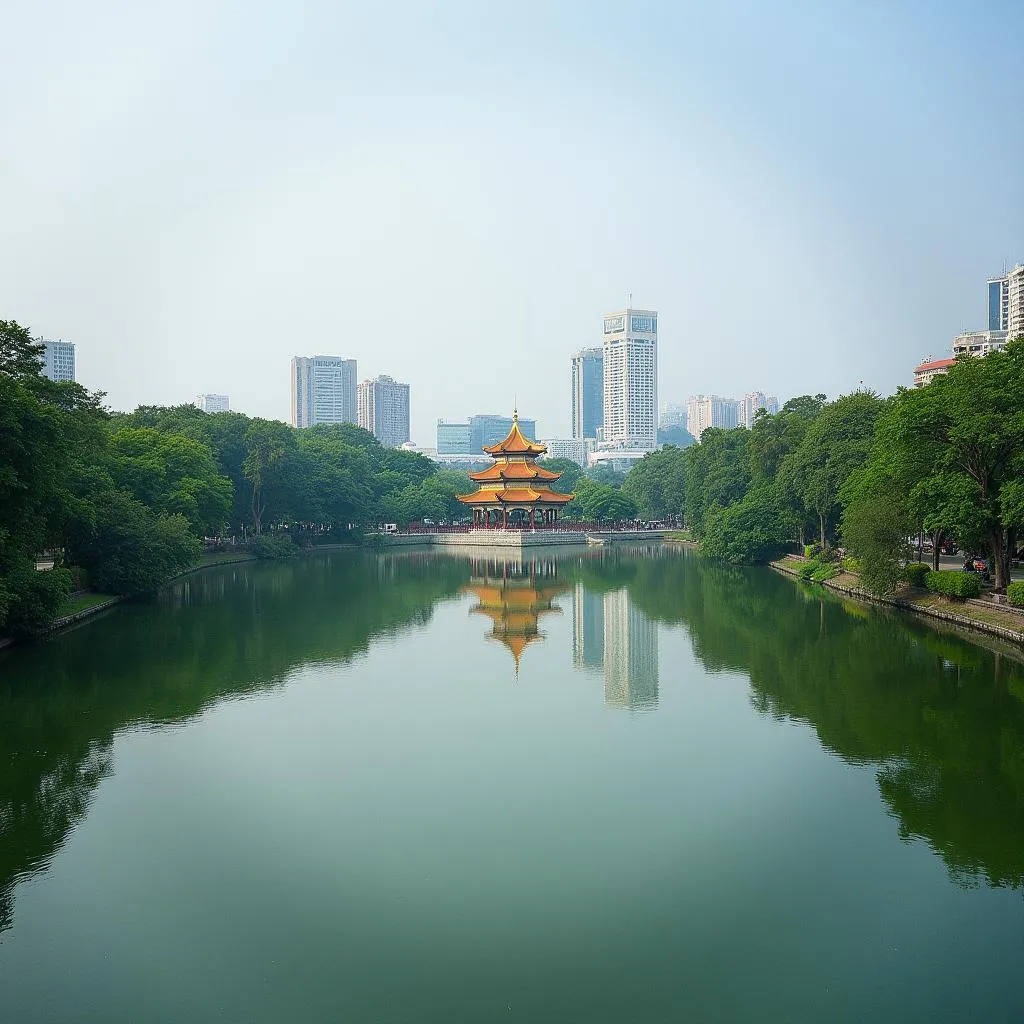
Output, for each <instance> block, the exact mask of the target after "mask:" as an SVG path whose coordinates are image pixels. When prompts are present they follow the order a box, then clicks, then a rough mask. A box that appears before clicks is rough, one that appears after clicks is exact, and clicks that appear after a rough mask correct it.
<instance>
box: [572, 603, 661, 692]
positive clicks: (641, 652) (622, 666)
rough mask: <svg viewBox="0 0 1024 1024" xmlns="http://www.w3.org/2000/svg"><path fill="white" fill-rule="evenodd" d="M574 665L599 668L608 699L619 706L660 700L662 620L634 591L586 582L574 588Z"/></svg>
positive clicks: (591, 668)
mask: <svg viewBox="0 0 1024 1024" xmlns="http://www.w3.org/2000/svg"><path fill="white" fill-rule="evenodd" d="M572 612H573V647H572V657H573V668H576V669H579V670H582V671H587V670H590V671H597V670H600V671H601V672H602V674H603V675H604V700H605V703H606V704H609V705H611V706H613V707H620V708H636V709H641V708H652V707H656V706H657V704H658V624H657V623H656V622H653V621H652V620H651V619H650V618H648V617H647V616H646V615H645V614H644V613H643V612H642V611H640V609H639V608H637V607H636V605H634V604H633V602H632V601H631V599H630V595H629V591H628V590H626V589H622V590H611V591H608V592H607V593H605V594H595V593H593V592H592V591H590V590H587V589H586V587H584V586H583V584H582V583H577V584H576V589H575V591H574V593H573V604H572Z"/></svg>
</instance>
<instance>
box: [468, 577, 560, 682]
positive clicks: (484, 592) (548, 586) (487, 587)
mask: <svg viewBox="0 0 1024 1024" xmlns="http://www.w3.org/2000/svg"><path fill="white" fill-rule="evenodd" d="M472 573H473V575H472V578H471V579H470V581H469V583H467V584H466V585H465V586H464V587H463V588H462V589H463V592H464V593H468V594H472V595H473V596H474V597H476V599H477V603H476V604H475V605H474V606H473V607H472V608H470V610H469V612H470V614H471V615H483V616H485V617H486V618H488V619H490V620H491V624H492V625H491V632H490V634H489V638H490V639H492V640H497V641H498V642H499V643H501V644H503V645H504V646H505V647H507V648H508V649H509V651H511V652H512V658H513V660H514V661H515V668H516V674H517V675H518V674H519V664H520V661H521V659H522V657H523V651H525V650H526V648H527V646H528V645H530V644H531V643H534V642H536V641H538V640H543V639H544V634H543V633H542V632H541V630H540V617H541V616H542V615H546V614H561V611H562V609H561V608H559V607H558V605H556V604H555V603H554V601H555V598H557V597H558V596H559V595H560V594H563V593H565V591H567V590H568V589H569V584H567V583H563V582H562V581H561V580H560V579H559V578H558V564H557V562H556V561H555V560H554V559H530V560H527V561H526V562H522V561H519V560H516V559H501V558H478V559H474V560H473V562H472Z"/></svg>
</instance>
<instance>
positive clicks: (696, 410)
mask: <svg viewBox="0 0 1024 1024" xmlns="http://www.w3.org/2000/svg"><path fill="white" fill-rule="evenodd" d="M739 423H740V403H739V402H737V401H736V400H735V399H734V398H719V397H718V396H717V395H696V396H694V397H693V398H691V399H689V400H688V401H687V403H686V429H687V430H688V431H689V432H690V433H691V434H692V435H693V436H694V437H695V438H696V439H697V440H698V441H699V440H700V435H701V434H703V433H704V431H705V430H707V429H708V427H721V428H723V429H724V430H728V429H729V428H731V427H738V426H739Z"/></svg>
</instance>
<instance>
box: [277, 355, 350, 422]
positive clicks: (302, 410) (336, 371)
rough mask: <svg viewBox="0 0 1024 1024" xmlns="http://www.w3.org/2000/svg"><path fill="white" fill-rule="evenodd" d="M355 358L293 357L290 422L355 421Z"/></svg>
mask: <svg viewBox="0 0 1024 1024" xmlns="http://www.w3.org/2000/svg"><path fill="white" fill-rule="evenodd" d="M356 419H357V410H356V361H355V360H354V359H341V358H339V357H338V356H295V358H294V359H292V426H293V427H313V426H316V424H318V423H355V422H356Z"/></svg>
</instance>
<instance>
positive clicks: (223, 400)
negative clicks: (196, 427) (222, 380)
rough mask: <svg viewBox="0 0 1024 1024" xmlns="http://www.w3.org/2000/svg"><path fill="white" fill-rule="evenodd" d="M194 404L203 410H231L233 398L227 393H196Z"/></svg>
mask: <svg viewBox="0 0 1024 1024" xmlns="http://www.w3.org/2000/svg"><path fill="white" fill-rule="evenodd" d="M192 404H193V405H195V407H196V408H197V409H202V410H203V412H231V400H230V399H229V398H228V396H227V395H196V400H195V402H193V403H192Z"/></svg>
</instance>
